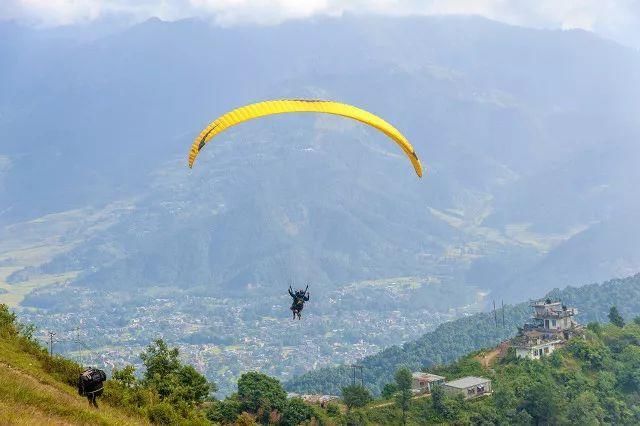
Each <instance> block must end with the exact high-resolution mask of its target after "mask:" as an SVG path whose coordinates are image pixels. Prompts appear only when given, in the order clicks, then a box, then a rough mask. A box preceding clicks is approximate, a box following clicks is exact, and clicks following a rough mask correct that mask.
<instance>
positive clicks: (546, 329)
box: [511, 299, 582, 359]
mask: <svg viewBox="0 0 640 426" xmlns="http://www.w3.org/2000/svg"><path fill="white" fill-rule="evenodd" d="M531 307H533V309H534V315H533V318H532V319H531V321H530V322H528V323H526V324H525V325H524V327H522V328H520V329H519V330H518V335H517V336H516V337H514V338H513V339H512V340H511V346H512V347H513V348H514V349H515V351H516V355H517V356H518V357H520V358H529V359H539V358H540V357H542V356H545V355H550V354H552V353H553V351H555V350H556V349H558V347H560V346H562V345H564V344H565V343H566V341H567V340H569V338H571V337H572V336H574V335H576V334H580V333H581V332H582V326H581V325H580V324H578V322H577V321H576V319H575V318H574V316H575V315H577V314H578V310H577V309H576V308H568V307H567V306H565V305H563V304H562V302H560V301H552V300H551V299H546V300H537V301H534V302H532V303H531Z"/></svg>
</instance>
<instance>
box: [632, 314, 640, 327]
mask: <svg viewBox="0 0 640 426" xmlns="http://www.w3.org/2000/svg"><path fill="white" fill-rule="evenodd" d="M633 322H634V323H636V324H637V325H640V316H637V317H635V318H634V319H633Z"/></svg>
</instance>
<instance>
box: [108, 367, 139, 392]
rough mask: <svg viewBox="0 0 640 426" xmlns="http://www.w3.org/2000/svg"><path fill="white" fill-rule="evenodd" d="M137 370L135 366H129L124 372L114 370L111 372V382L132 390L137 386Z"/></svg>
mask: <svg viewBox="0 0 640 426" xmlns="http://www.w3.org/2000/svg"><path fill="white" fill-rule="evenodd" d="M135 371H136V368H135V367H134V366H133V365H127V366H126V367H124V368H123V369H122V370H118V369H117V368H114V369H113V371H112V372H111V380H114V381H116V382H117V383H119V384H120V385H122V386H123V387H125V388H132V387H134V386H135V385H136V382H137V380H136V376H135V374H134V373H135Z"/></svg>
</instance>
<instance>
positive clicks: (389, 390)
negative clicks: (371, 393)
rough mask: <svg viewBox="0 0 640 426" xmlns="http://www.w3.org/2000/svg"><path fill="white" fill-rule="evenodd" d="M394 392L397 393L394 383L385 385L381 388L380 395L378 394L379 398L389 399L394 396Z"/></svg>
mask: <svg viewBox="0 0 640 426" xmlns="http://www.w3.org/2000/svg"><path fill="white" fill-rule="evenodd" d="M396 392H398V386H396V384H395V383H387V384H386V385H384V387H383V388H382V393H381V394H380V396H382V398H384V399H389V398H391V397H392V396H393V395H395V394H396Z"/></svg>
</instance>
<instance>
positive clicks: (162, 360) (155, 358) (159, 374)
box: [131, 339, 216, 405]
mask: <svg viewBox="0 0 640 426" xmlns="http://www.w3.org/2000/svg"><path fill="white" fill-rule="evenodd" d="M178 355H179V351H178V348H169V347H168V346H167V344H166V343H165V342H164V340H162V339H158V340H155V341H154V342H153V343H151V344H150V345H149V346H148V347H147V349H146V350H145V351H144V352H143V353H142V354H140V358H141V359H142V362H143V363H144V366H145V367H146V371H145V373H144V379H143V384H144V385H145V386H147V387H150V388H153V389H155V390H156V392H158V395H159V396H160V399H162V400H169V401H171V402H172V403H174V405H176V404H180V403H186V404H187V405H193V404H196V403H200V402H203V401H205V400H206V399H207V398H208V397H209V396H210V394H211V392H215V390H216V386H215V384H213V383H209V382H208V381H207V379H206V377H204V376H203V375H202V374H200V373H198V372H197V371H196V370H195V368H193V367H192V366H190V365H183V364H182V363H181V362H180V360H179V359H178ZM131 374H133V373H132V372H131Z"/></svg>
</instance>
